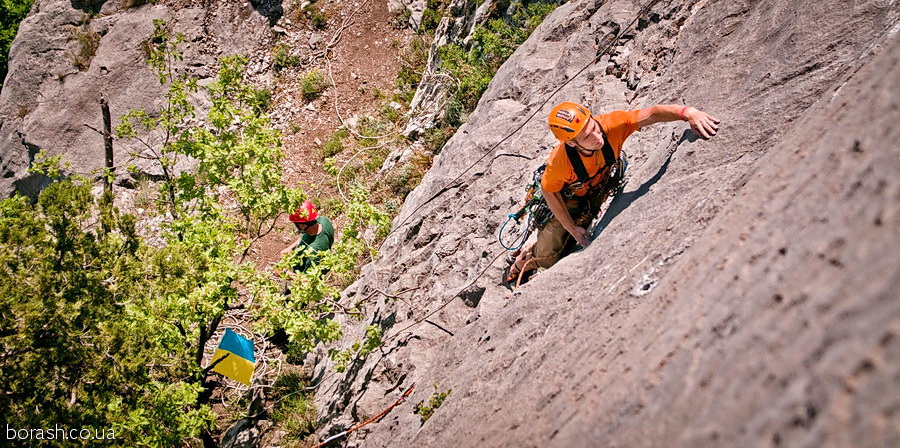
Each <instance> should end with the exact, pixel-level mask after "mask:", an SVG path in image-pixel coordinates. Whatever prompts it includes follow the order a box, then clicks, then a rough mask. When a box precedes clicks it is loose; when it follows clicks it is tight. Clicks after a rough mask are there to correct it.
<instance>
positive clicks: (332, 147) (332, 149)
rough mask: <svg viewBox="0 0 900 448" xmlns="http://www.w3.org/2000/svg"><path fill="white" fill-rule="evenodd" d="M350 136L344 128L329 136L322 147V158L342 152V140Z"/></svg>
mask: <svg viewBox="0 0 900 448" xmlns="http://www.w3.org/2000/svg"><path fill="white" fill-rule="evenodd" d="M349 136H350V132H349V131H347V130H346V129H344V128H338V130H336V131H334V133H333V134H331V138H329V139H328V141H326V142H325V144H323V145H322V157H323V158H325V157H332V156H334V155H336V154H340V153H341V151H343V150H344V143H343V140H344V139H345V138H347V137H349Z"/></svg>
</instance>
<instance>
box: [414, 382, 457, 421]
mask: <svg viewBox="0 0 900 448" xmlns="http://www.w3.org/2000/svg"><path fill="white" fill-rule="evenodd" d="M452 392H453V389H447V391H446V392H438V384H437V383H435V384H434V393H433V394H432V395H431V398H429V399H428V404H425V400H422V401H420V402H418V403H417V404H416V409H415V410H414V411H413V413H415V414H419V420H420V421H421V423H422V424H423V425H424V424H425V422H427V421H428V419H429V418H431V416H432V415H434V412H435V411H437V409H438V408H439V407H441V405H442V404H444V400H446V399H447V397H448V396H450V393H452Z"/></svg>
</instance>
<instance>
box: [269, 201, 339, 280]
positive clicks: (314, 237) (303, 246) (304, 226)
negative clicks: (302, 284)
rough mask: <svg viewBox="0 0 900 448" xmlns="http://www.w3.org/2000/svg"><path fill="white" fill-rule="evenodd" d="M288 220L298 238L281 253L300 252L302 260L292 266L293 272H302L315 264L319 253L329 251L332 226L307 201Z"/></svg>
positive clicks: (332, 238)
mask: <svg viewBox="0 0 900 448" xmlns="http://www.w3.org/2000/svg"><path fill="white" fill-rule="evenodd" d="M288 219H289V220H290V221H291V222H292V223H294V226H296V227H297V231H298V232H299V233H300V237H299V238H297V241H295V242H293V243H291V245H290V246H288V247H286V248H284V250H282V251H281V253H280V254H281V256H285V255H287V254H289V253H291V251H295V250H296V251H302V252H303V258H302V260H301V261H300V262H299V263H298V264H296V265H295V266H294V272H304V271H306V270H307V269H309V268H310V267H311V266H312V265H313V264H315V263H317V262H318V260H319V257H320V255H321V254H320V253H321V252H324V251H327V250H329V249H331V245H332V244H334V226H333V225H332V224H331V221H330V220H329V219H328V218H326V217H324V216H321V215H319V212H318V210H316V207H315V206H314V205H313V203H312V202H311V201H309V200H307V201H305V202H303V204H301V205H300V207H298V208H297V210H296V211H294V213H292V214H291V215H290V216H289V217H288Z"/></svg>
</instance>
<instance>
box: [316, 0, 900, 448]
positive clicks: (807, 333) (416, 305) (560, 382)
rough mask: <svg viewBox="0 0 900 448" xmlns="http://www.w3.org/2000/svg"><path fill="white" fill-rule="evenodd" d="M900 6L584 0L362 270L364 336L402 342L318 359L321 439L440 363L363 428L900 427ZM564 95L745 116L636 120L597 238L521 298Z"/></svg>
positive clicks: (659, 440) (556, 439)
mask: <svg viewBox="0 0 900 448" xmlns="http://www.w3.org/2000/svg"><path fill="white" fill-rule="evenodd" d="M897 19H898V6H897V5H895V4H894V3H892V2H883V1H877V0H870V1H862V2H855V3H854V4H853V6H852V7H849V6H848V5H847V4H846V3H844V2H838V1H834V0H828V1H806V0H804V1H797V2H786V1H774V0H769V1H756V2H750V1H737V2H733V1H729V2H725V1H706V0H699V1H689V2H680V1H662V0H660V1H653V0H650V1H648V2H642V3H638V2H630V1H609V2H602V1H576V2H571V3H568V4H566V5H563V6H561V7H560V8H558V9H557V10H556V12H554V13H553V14H552V15H551V16H549V17H548V18H547V19H546V20H545V22H544V23H543V24H542V25H541V26H540V27H538V29H537V30H536V31H535V32H534V34H533V35H532V36H531V38H530V39H529V40H528V41H527V42H526V43H525V44H524V45H522V46H521V47H520V48H519V49H518V51H517V52H516V53H515V54H514V55H513V56H512V57H511V58H510V59H509V60H508V61H507V62H506V64H505V65H504V66H503V67H502V68H501V70H500V71H499V72H498V73H497V75H496V77H495V78H494V81H493V82H492V84H491V86H490V88H489V89H488V91H487V92H486V93H485V95H484V97H483V98H482V99H481V101H480V103H479V107H478V108H477V109H476V110H475V112H474V113H473V114H472V115H471V118H470V120H469V122H468V123H467V124H466V125H464V126H463V127H462V128H460V130H459V132H458V133H457V134H456V135H455V136H454V137H453V138H452V139H451V140H450V141H449V142H448V143H447V145H446V146H445V147H444V149H443V150H442V152H441V154H440V155H439V156H438V157H437V158H436V159H435V163H434V167H433V168H432V169H431V170H430V171H429V172H428V174H427V175H426V176H425V178H424V180H423V182H422V184H421V185H420V186H419V187H418V188H417V189H416V190H415V191H414V192H413V193H411V194H410V195H409V197H408V198H407V201H406V203H405V204H404V207H403V209H402V210H401V213H400V215H399V216H398V217H397V219H396V221H395V222H394V229H393V231H392V233H391V235H390V236H389V237H388V239H387V241H386V242H385V243H384V245H383V246H382V248H381V256H380V258H379V260H377V261H376V262H375V263H373V264H372V265H369V266H367V267H365V268H364V269H363V276H362V277H361V279H360V280H359V281H357V282H356V283H355V284H354V285H352V286H351V287H350V288H349V289H348V290H347V291H346V292H345V295H344V298H343V300H344V301H346V302H347V303H355V302H356V301H360V300H363V299H366V300H367V302H366V303H368V305H367V316H368V317H367V318H366V319H365V320H364V321H363V322H360V323H358V326H357V327H354V328H352V329H351V330H350V331H348V334H347V336H346V340H345V341H344V344H346V345H349V343H351V342H352V341H353V340H355V339H361V338H362V335H363V332H364V328H365V326H366V325H371V324H376V325H380V326H381V327H382V328H383V329H384V333H385V336H384V341H385V343H384V346H383V347H382V349H381V350H380V351H376V352H374V353H372V354H370V355H369V356H368V357H367V358H365V359H358V360H356V361H355V362H354V363H352V364H351V366H350V368H349V369H348V373H347V374H345V375H336V374H332V373H328V372H330V371H331V370H330V365H329V362H328V361H327V360H325V358H324V356H321V353H320V354H319V356H318V358H317V359H310V362H314V361H318V364H317V365H316V369H315V372H316V379H317V380H320V381H321V383H320V384H321V385H320V387H319V390H318V394H317V397H318V398H317V403H318V407H319V409H320V412H321V417H320V423H321V424H322V429H321V435H322V436H323V437H324V436H325V435H328V434H333V433H335V432H337V431H339V430H341V429H346V428H348V427H349V426H350V425H351V424H352V423H353V422H358V421H362V420H364V419H365V418H366V417H368V416H372V415H377V414H378V413H379V412H380V411H381V410H382V409H384V408H385V407H387V406H388V405H389V404H391V403H393V402H394V400H395V399H396V396H397V395H398V394H399V393H400V391H401V390H403V389H406V388H408V387H410V386H411V385H412V384H417V385H418V387H417V388H416V390H415V392H414V393H413V394H412V397H411V398H410V400H409V402H407V403H405V404H403V405H401V406H398V407H397V408H395V409H394V410H393V411H392V413H391V414H389V415H388V416H387V417H386V418H384V419H382V420H381V421H380V422H379V423H378V424H375V425H372V426H369V427H367V428H366V431H358V432H354V433H353V434H351V436H350V439H349V442H348V445H349V446H392V447H396V446H491V447H502V446H510V447H512V446H515V447H519V446H566V447H571V446H585V447H587V446H679V447H696V446H867V447H869V446H871V447H879V446H885V447H888V446H897V445H898V443H900V434H898V432H897V428H896V423H895V422H896V421H897V415H896V412H897V409H898V407H900V402H898V398H897V397H898V396H900V395H898V393H897V391H898V390H900V383H898V380H897V378H900V362H898V360H900V338H898V332H900V302H898V301H897V300H896V292H891V291H896V290H897V289H898V288H900V283H898V278H900V272H898V266H900V258H898V255H897V254H898V253H900V231H898V229H900V225H898V216H900V210H898V208H900V175H898V174H900V152H898V147H897V145H896V143H895V142H896V141H897V140H898V138H900V135H898V132H900V131H898V129H897V127H896V125H895V123H896V122H897V121H898V119H900V113H898V101H897V99H898V97H897V93H896V86H897V85H898V81H900V70H898V57H900V43H898V42H897V39H896V33H897V31H898V29H900V28H898V26H897V23H898V20H897ZM617 33H618V34H619V35H620V38H619V39H617V40H616V39H613V36H614V35H615V34H617ZM610 42H611V47H610V48H607V44H608V43H610ZM596 58H599V61H598V62H597V63H594V64H589V63H590V62H591V61H592V60H594V59H596ZM585 66H587V68H586V69H585V70H584V71H583V72H580V70H581V69H582V68H583V67H585ZM557 89H560V90H558V91H557ZM563 100H575V101H582V102H584V103H586V104H588V105H589V106H590V107H591V109H592V110H593V111H595V112H602V111H608V110H613V109H631V108H640V107H646V106H650V105H653V104H657V103H682V102H683V103H684V104H690V105H694V106H697V107H699V108H702V109H704V110H706V111H708V112H710V113H711V114H713V115H715V116H716V117H718V118H719V119H721V120H722V124H721V128H720V133H719V135H718V136H716V137H715V138H713V139H711V140H708V141H704V140H698V139H697V138H696V137H695V136H694V135H693V134H692V133H691V132H690V131H687V130H686V126H685V125H684V124H683V123H666V124H658V125H655V126H652V127H648V128H646V129H644V130H642V131H641V132H639V133H637V134H635V135H634V136H633V137H631V139H629V141H628V142H627V143H626V145H625V150H626V151H627V152H628V153H629V154H630V156H631V168H630V170H629V174H628V184H627V186H626V187H625V190H624V192H623V193H622V194H621V195H619V196H618V197H617V198H616V199H615V200H613V201H612V202H611V203H610V204H607V205H606V206H605V207H604V210H605V213H604V214H603V215H602V218H601V219H600V220H599V222H598V223H597V226H596V228H595V229H594V232H595V239H594V241H593V243H592V244H591V246H590V247H588V248H587V249H585V250H583V251H581V252H579V253H576V254H573V255H571V256H569V257H567V258H566V259H564V260H562V261H561V262H560V263H559V264H557V265H556V266H554V267H553V268H551V269H549V270H547V271H546V272H544V273H542V274H540V275H538V276H537V277H536V278H535V279H534V280H533V281H531V282H529V283H528V284H526V285H524V286H523V287H522V288H521V289H519V290H518V291H517V292H516V293H514V294H510V293H508V292H507V291H506V290H505V289H503V288H502V287H500V286H499V285H498V278H499V276H500V271H501V268H502V264H503V263H502V256H503V250H502V249H501V248H500V247H499V244H498V242H497V240H496V233H497V229H498V226H499V224H500V223H501V222H502V221H503V220H504V219H505V216H506V214H507V213H508V212H509V211H510V210H511V209H513V207H514V206H515V205H516V204H517V203H518V202H519V201H520V200H521V197H522V186H523V185H524V184H525V182H526V178H527V177H528V176H529V175H530V172H531V170H532V169H533V168H534V167H535V166H537V165H538V164H540V163H541V159H543V158H544V157H545V156H546V154H547V149H546V147H547V145H549V144H551V143H552V136H551V134H550V133H549V132H547V129H546V125H545V123H544V120H545V116H546V114H547V112H548V111H549V109H550V108H551V107H552V106H553V104H554V103H556V102H559V101H563ZM507 137H508V138H507ZM376 298H377V300H378V301H377V303H376V302H375V300H376ZM432 385H436V386H434V387H433V386H432ZM436 389H437V390H438V391H441V392H444V391H448V390H452V392H451V393H450V395H449V396H448V397H447V398H446V400H445V401H444V402H443V404H442V405H441V406H440V408H439V409H437V410H436V412H435V413H434V415H433V416H432V417H431V418H430V419H429V420H428V421H427V422H425V423H424V424H422V423H420V419H419V416H418V415H415V414H414V413H413V405H414V404H415V403H417V402H420V401H425V402H427V401H428V400H429V398H430V397H431V396H432V394H433V393H434V392H435V390H436Z"/></svg>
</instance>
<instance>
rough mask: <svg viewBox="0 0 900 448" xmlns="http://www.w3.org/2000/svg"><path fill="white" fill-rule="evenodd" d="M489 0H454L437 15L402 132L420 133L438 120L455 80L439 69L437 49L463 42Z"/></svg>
mask: <svg viewBox="0 0 900 448" xmlns="http://www.w3.org/2000/svg"><path fill="white" fill-rule="evenodd" d="M493 4H494V3H493V2H492V1H491V0H485V1H484V2H481V3H480V4H479V3H478V2H475V1H471V0H454V1H453V2H452V3H451V4H450V7H448V8H447V11H448V15H447V16H444V17H443V18H442V19H441V22H440V24H439V25H438V27H437V29H436V30H435V31H434V40H433V41H432V43H431V49H430V50H429V52H428V63H427V65H426V66H425V72H424V74H423V75H422V81H421V82H420V83H419V86H418V88H417V89H416V93H415V95H414V96H413V99H412V102H411V103H410V105H409V114H410V117H409V120H408V121H407V123H406V128H405V129H404V130H403V134H404V135H406V136H410V135H417V134H421V133H422V132H424V131H427V130H428V129H431V128H432V127H434V125H435V123H436V122H437V121H438V120H440V118H441V116H442V115H443V113H444V110H445V108H446V106H447V100H448V99H449V96H450V95H451V93H452V89H453V87H455V82H458V81H454V80H453V79H452V78H451V77H449V76H448V75H447V74H446V73H444V72H442V71H441V70H440V64H441V61H440V58H439V57H438V49H440V48H441V47H443V46H445V45H447V44H456V45H465V44H466V43H467V42H468V41H469V39H470V38H471V36H472V33H473V32H474V31H475V27H476V26H477V25H479V24H481V23H483V22H484V21H485V20H486V18H487V12H488V11H489V10H490V9H491V7H492V6H493Z"/></svg>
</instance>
